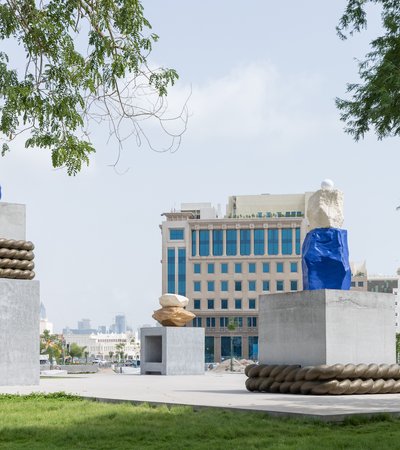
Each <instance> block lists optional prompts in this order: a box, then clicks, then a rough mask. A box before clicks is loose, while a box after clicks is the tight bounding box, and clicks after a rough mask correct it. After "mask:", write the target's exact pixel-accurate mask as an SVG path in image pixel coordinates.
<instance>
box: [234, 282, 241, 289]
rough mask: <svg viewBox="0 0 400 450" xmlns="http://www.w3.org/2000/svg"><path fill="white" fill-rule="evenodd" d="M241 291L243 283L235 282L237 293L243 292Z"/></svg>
mask: <svg viewBox="0 0 400 450" xmlns="http://www.w3.org/2000/svg"><path fill="white" fill-rule="evenodd" d="M241 290H242V282H241V281H235V291H241Z"/></svg>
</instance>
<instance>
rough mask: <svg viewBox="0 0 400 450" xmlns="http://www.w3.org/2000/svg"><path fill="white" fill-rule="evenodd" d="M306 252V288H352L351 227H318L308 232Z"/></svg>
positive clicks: (303, 263)
mask: <svg viewBox="0 0 400 450" xmlns="http://www.w3.org/2000/svg"><path fill="white" fill-rule="evenodd" d="M302 254H303V259H302V269H303V289H305V290H311V291H312V290H315V289H342V290H349V289H350V285H351V269H350V264H349V249H348V244H347V230H342V229H340V228H315V229H314V230H312V231H310V232H309V233H308V234H307V236H306V238H305V240H304V243H303V249H302Z"/></svg>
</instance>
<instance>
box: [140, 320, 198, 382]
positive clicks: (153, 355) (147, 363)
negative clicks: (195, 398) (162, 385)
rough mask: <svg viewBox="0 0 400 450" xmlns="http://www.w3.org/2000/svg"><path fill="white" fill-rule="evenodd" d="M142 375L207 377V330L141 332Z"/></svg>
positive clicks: (163, 329)
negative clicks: (205, 375) (205, 338)
mask: <svg viewBox="0 0 400 450" xmlns="http://www.w3.org/2000/svg"><path fill="white" fill-rule="evenodd" d="M140 346H141V348H140V373H141V374H142V375H146V374H158V375H203V374H204V367H205V363H204V328H185V327H153V328H141V329H140Z"/></svg>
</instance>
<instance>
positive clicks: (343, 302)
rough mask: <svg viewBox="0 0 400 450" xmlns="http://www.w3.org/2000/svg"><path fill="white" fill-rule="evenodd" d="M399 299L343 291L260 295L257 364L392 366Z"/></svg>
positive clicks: (392, 296)
mask: <svg viewBox="0 0 400 450" xmlns="http://www.w3.org/2000/svg"><path fill="white" fill-rule="evenodd" d="M394 301H395V296H394V295H392V294H381V293H377V292H357V291H341V290H330V289H327V290H318V291H303V292H292V293H282V294H269V295H261V296H260V311H259V361H260V363H262V364H301V365H302V366H312V365H319V364H336V363H342V364H347V363H353V364H360V363H366V364H368V363H376V364H393V363H395V362H396V355H395V336H396V333H395V311H394Z"/></svg>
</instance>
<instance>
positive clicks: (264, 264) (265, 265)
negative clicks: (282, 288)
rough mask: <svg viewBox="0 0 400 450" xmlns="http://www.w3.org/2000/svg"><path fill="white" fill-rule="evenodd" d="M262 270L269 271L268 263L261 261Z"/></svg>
mask: <svg viewBox="0 0 400 450" xmlns="http://www.w3.org/2000/svg"><path fill="white" fill-rule="evenodd" d="M263 272H264V273H269V263H267V262H264V263H263Z"/></svg>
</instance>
